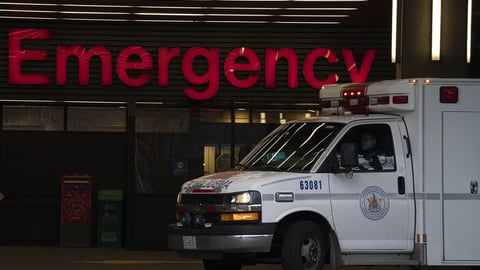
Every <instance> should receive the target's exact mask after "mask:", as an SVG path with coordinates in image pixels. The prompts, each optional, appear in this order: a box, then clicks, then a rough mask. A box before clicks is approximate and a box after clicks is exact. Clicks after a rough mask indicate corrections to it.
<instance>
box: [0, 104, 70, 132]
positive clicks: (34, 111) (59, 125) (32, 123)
mask: <svg viewBox="0 0 480 270" xmlns="http://www.w3.org/2000/svg"><path fill="white" fill-rule="evenodd" d="M2 121H3V122H2V123H3V126H2V128H3V130H47V131H62V130H63V107H58V106H18V105H16V106H8V105H5V106H3V117H2Z"/></svg>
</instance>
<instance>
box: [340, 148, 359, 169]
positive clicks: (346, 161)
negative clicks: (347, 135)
mask: <svg viewBox="0 0 480 270" xmlns="http://www.w3.org/2000/svg"><path fill="white" fill-rule="evenodd" d="M340 167H342V168H344V169H345V170H344V172H345V173H346V174H349V173H352V171H353V170H352V169H353V168H355V167H358V145H357V144H356V143H343V144H342V145H341V146H340Z"/></svg>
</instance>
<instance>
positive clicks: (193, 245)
mask: <svg viewBox="0 0 480 270" xmlns="http://www.w3.org/2000/svg"><path fill="white" fill-rule="evenodd" d="M183 248H184V249H197V239H196V238H195V236H183Z"/></svg>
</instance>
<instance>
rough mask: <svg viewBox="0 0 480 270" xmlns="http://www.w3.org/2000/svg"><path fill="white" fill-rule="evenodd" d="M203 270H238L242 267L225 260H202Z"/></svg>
mask: <svg viewBox="0 0 480 270" xmlns="http://www.w3.org/2000/svg"><path fill="white" fill-rule="evenodd" d="M203 268H205V270H240V269H242V265H241V264H239V263H232V262H227V261H226V260H203Z"/></svg>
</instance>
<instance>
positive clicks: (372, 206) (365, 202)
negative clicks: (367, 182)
mask: <svg viewBox="0 0 480 270" xmlns="http://www.w3.org/2000/svg"><path fill="white" fill-rule="evenodd" d="M360 209H361V210H362V213H363V215H364V216H365V217H366V218H368V219H370V220H381V219H382V218H384V217H385V216H386V215H387V213H388V210H389V209H390V200H389V199H388V197H387V193H385V191H384V190H383V189H381V188H380V187H377V186H370V187H367V188H366V189H364V190H363V191H362V193H361V194H360Z"/></svg>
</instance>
